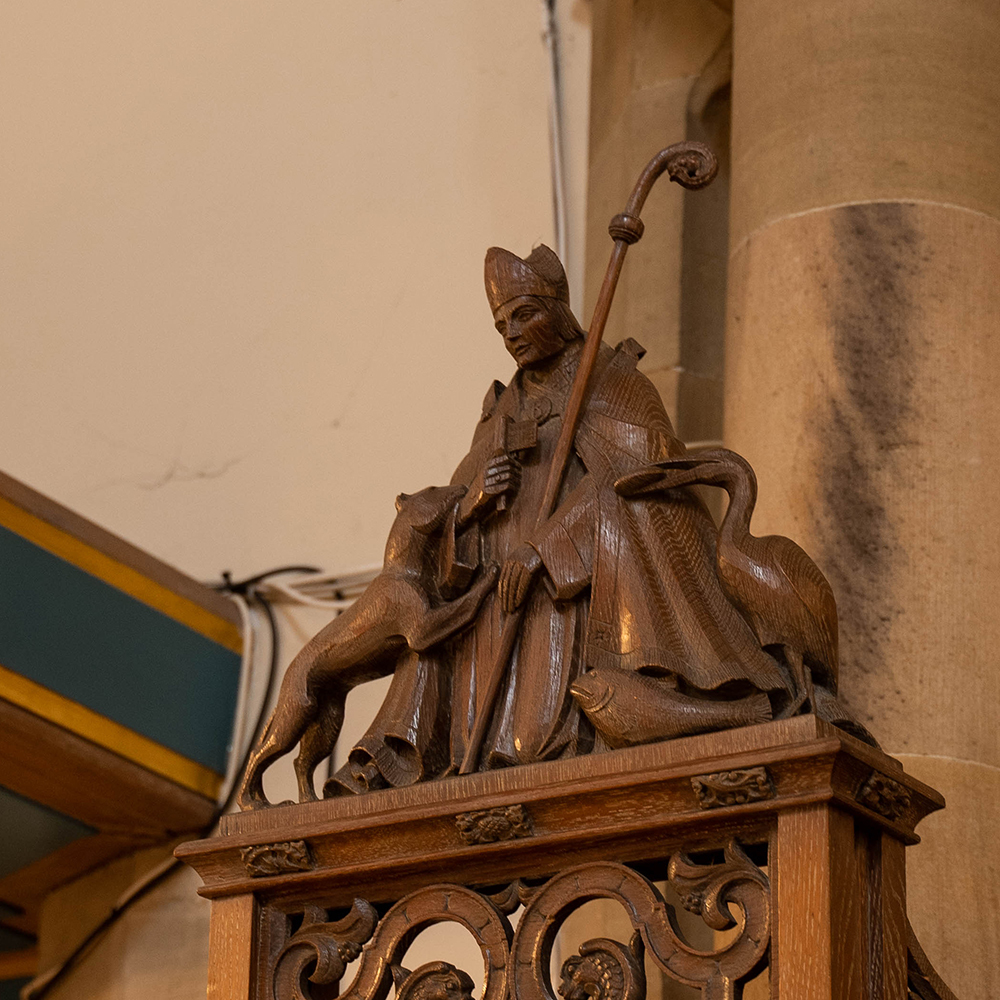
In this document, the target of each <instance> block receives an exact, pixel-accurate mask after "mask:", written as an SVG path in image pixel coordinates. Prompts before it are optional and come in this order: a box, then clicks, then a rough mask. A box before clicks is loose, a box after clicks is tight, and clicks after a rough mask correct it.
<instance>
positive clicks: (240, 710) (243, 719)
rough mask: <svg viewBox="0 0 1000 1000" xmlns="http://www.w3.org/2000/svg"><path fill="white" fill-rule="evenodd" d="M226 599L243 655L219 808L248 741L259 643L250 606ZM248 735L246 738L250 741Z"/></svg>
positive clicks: (238, 598) (236, 777)
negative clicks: (236, 618)
mask: <svg viewBox="0 0 1000 1000" xmlns="http://www.w3.org/2000/svg"><path fill="white" fill-rule="evenodd" d="M226 596H227V597H229V599H230V600H231V601H232V602H233V603H234V604H235V605H236V608H237V610H238V611H239V613H240V635H241V636H242V637H243V652H242V656H241V659H240V680H239V688H238V689H237V694H236V708H235V709H234V712H233V735H232V737H231V739H230V741H229V757H228V764H227V765H226V778H225V781H224V782H223V783H222V788H221V789H220V792H219V798H218V801H217V803H216V805H217V806H218V807H219V808H222V807H223V806H224V805H225V804H226V802H228V801H229V796H230V794H231V793H232V790H233V785H234V784H235V783H236V782H237V781H238V780H239V777H240V775H239V774H237V773H236V771H237V769H238V768H239V765H240V761H242V760H243V756H244V754H245V753H246V750H247V748H246V746H245V745H244V744H245V743H246V742H247V741H248V737H247V726H248V724H249V717H250V713H249V711H248V709H249V704H250V691H251V690H252V688H253V677H254V658H255V654H256V650H257V646H258V645H259V643H258V642H257V640H256V631H255V628H254V623H253V616H252V615H251V613H250V605H249V604H247V602H246V600H245V599H244V598H243V596H242V595H240V594H227V595H226ZM252 736H253V734H252V733H251V734H250V737H249V738H252Z"/></svg>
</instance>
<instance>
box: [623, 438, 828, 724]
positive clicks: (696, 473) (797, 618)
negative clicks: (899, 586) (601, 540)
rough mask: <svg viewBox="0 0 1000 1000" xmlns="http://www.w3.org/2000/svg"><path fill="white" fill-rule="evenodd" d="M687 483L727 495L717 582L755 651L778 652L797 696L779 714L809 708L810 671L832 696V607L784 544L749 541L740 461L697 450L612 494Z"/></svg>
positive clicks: (802, 560)
mask: <svg viewBox="0 0 1000 1000" xmlns="http://www.w3.org/2000/svg"><path fill="white" fill-rule="evenodd" d="M694 484H705V485H709V486H718V487H721V488H722V489H724V490H725V491H726V493H728V494H729V508H728V510H727V511H726V514H725V517H724V518H723V520H722V525H721V527H720V528H719V541H718V548H717V550H716V564H717V569H718V574H719V579H720V581H721V583H722V586H723V589H724V590H725V591H726V594H727V595H728V597H729V599H730V600H731V601H732V602H733V604H735V605H736V606H737V607H738V608H739V610H740V611H741V612H742V614H743V616H744V618H746V620H747V622H748V623H749V624H750V627H751V628H752V629H753V630H754V632H755V634H756V636H757V639H758V641H759V642H760V644H761V646H764V647H766V646H780V647H782V649H783V650H784V654H785V659H786V661H787V663H788V666H789V668H790V669H791V672H792V675H793V678H794V680H795V684H796V686H797V689H798V690H797V691H796V693H795V697H794V698H793V699H792V702H791V704H789V705H788V706H787V707H786V708H785V710H784V711H783V712H782V713H781V715H782V716H789V715H792V714H794V713H795V712H796V711H798V709H799V708H800V707H801V706H802V705H803V704H807V703H811V704H812V706H813V708H814V709H815V697H814V694H813V686H812V673H813V672H814V671H815V672H816V673H817V674H818V675H819V677H820V679H821V680H822V682H824V683H825V684H826V685H827V687H829V689H830V690H831V691H833V692H836V689H837V602H836V600H835V599H834V596H833V591H832V589H831V588H830V584H829V583H828V582H827V579H826V577H825V576H823V574H822V572H820V569H819V567H818V566H817V565H816V564H815V563H814V562H813V561H812V559H810V558H809V556H808V555H806V553H805V552H803V551H802V549H801V548H799V546H798V545H796V544H795V542H793V541H792V540H791V539H790V538H785V537H784V536H782V535H765V536H763V537H760V538H757V537H755V536H754V535H751V534H750V518H751V517H752V516H753V511H754V507H755V505H756V503H757V477H756V476H755V475H754V472H753V469H752V468H751V467H750V464H749V463H748V462H747V461H746V459H744V458H743V457H742V456H740V455H737V454H736V452H733V451H730V450H729V449H727V448H710V449H702V450H699V451H695V452H690V453H689V454H688V455H686V456H685V457H683V458H676V459H669V460H667V461H664V462H657V463H656V464H655V465H650V466H647V467H646V468H644V469H640V470H638V471H637V472H634V473H631V474H629V475H627V476H623V477H622V478H621V479H619V480H618V481H617V482H616V483H615V490H616V491H617V492H618V493H619V494H620V495H622V496H628V497H639V496H648V495H650V494H653V493H657V492H661V491H663V490H670V489H674V488H676V487H679V486H689V485H694Z"/></svg>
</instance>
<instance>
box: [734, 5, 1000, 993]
mask: <svg viewBox="0 0 1000 1000" xmlns="http://www.w3.org/2000/svg"><path fill="white" fill-rule="evenodd" d="M733 49H734V67H733V111H732V114H733V127H732V190H731V216H730V259H729V276H728V282H729V292H728V300H729V307H728V318H727V335H726V397H725V407H726V416H725V437H726V443H727V444H728V445H729V446H730V447H732V448H734V449H736V450H737V451H739V452H741V453H743V454H744V455H746V456H747V458H748V459H749V460H750V461H751V462H752V464H753V465H754V467H755V468H756V470H757V473H758V478H759V480H760V492H761V495H760V502H759V504H758V508H757V509H758V513H757V516H756V517H755V520H754V533H755V534H758V535H763V534H767V533H780V534H784V535H789V536H791V537H793V538H795V539H796V540H797V541H799V542H800V543H801V544H802V545H803V547H805V548H806V549H807V551H809V552H810V553H811V554H813V556H814V557H815V558H816V560H817V562H818V563H819V564H820V566H821V568H822V569H823V570H824V572H825V573H826V574H827V576H828V577H829V579H830V582H831V583H832V585H833V588H834V591H835V592H836V594H837V597H838V603H839V608H840V615H841V690H842V693H843V698H844V700H845V702H846V703H847V704H848V705H850V706H851V707H852V708H853V709H854V710H855V711H856V712H857V714H858V715H859V716H860V717H861V718H862V720H863V721H864V722H865V723H866V724H867V725H868V726H869V727H870V728H871V729H872V731H873V732H874V733H875V734H876V736H878V738H879V739H880V740H881V742H882V744H883V747H884V748H885V749H886V750H887V751H888V752H889V753H891V754H894V755H896V756H898V757H900V759H901V760H902V761H903V763H904V765H905V767H906V768H907V770H908V771H910V772H911V773H912V774H914V775H915V776H916V777H918V778H921V779H923V780H925V781H927V782H929V783H930V784H932V785H933V786H934V787H936V788H938V789H940V790H941V791H942V792H943V793H944V794H945V795H946V797H947V799H948V808H947V810H946V811H945V812H944V813H942V814H939V815H938V816H934V817H931V818H930V819H929V820H928V821H927V822H926V823H925V824H924V826H923V827H922V828H921V831H922V833H923V837H924V841H923V843H922V844H921V845H920V846H919V847H916V848H913V849H911V850H909V851H908V852H907V858H908V865H909V880H908V892H909V911H910V918H911V921H912V923H913V926H914V928H915V930H916V932H917V935H918V937H919V938H920V940H921V942H922V943H923V945H924V947H925V950H926V951H927V953H928V955H929V957H930V958H931V960H932V961H933V962H934V963H935V964H936V966H937V967H938V971H939V972H940V973H941V974H942V975H943V977H944V978H945V980H946V981H947V982H948V983H949V984H950V985H951V986H952V988H953V989H954V990H955V992H956V993H957V994H958V995H959V996H961V997H963V998H964V1000H973V998H981V1000H985V998H986V997H992V996H994V995H996V993H997V990H998V989H1000V934H998V933H997V928H996V914H997V913H998V912H1000V837H998V836H997V831H998V830H1000V740H998V733H1000V726H998V706H1000V664H998V658H1000V611H998V609H997V592H998V590H1000V530H998V528H997V517H998V504H997V500H996V488H995V485H994V483H995V479H996V477H997V472H998V470H1000V383H998V373H1000V322H998V316H1000V281H998V276H1000V126H998V118H997V112H998V107H1000V59H998V57H997V53H998V51H1000V5H998V4H997V3H996V0H959V2H955V3H949V4H942V3H939V2H936V0H798V2H796V3H788V2H786V0H736V5H735V12H734V43H733Z"/></svg>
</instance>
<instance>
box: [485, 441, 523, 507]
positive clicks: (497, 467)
mask: <svg viewBox="0 0 1000 1000" xmlns="http://www.w3.org/2000/svg"><path fill="white" fill-rule="evenodd" d="M520 487H521V463H520V462H519V461H518V460H517V459H516V458H513V457H512V456H510V455H507V454H504V453H503V452H501V453H500V454H499V455H494V457H493V458H491V459H490V460H489V463H488V464H487V466H486V469H485V470H484V472H483V493H484V494H485V495H486V496H488V497H498V498H499V497H507V498H510V499H512V498H513V497H514V496H516V495H517V491H518V490H519V489H520Z"/></svg>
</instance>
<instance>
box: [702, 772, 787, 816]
mask: <svg viewBox="0 0 1000 1000" xmlns="http://www.w3.org/2000/svg"><path fill="white" fill-rule="evenodd" d="M691 787H692V788H693V789H694V794H695V795H696V796H697V798H698V805H700V806H701V807H702V809H716V808H721V807H723V806H736V805H742V804H743V803H745V802H758V801H761V800H763V799H771V798H774V785H773V784H772V783H771V776H770V775H769V774H768V773H767V768H766V767H748V768H744V769H743V770H740V771H716V772H715V773H713V774H699V775H696V776H695V777H693V778H692V779H691Z"/></svg>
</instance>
